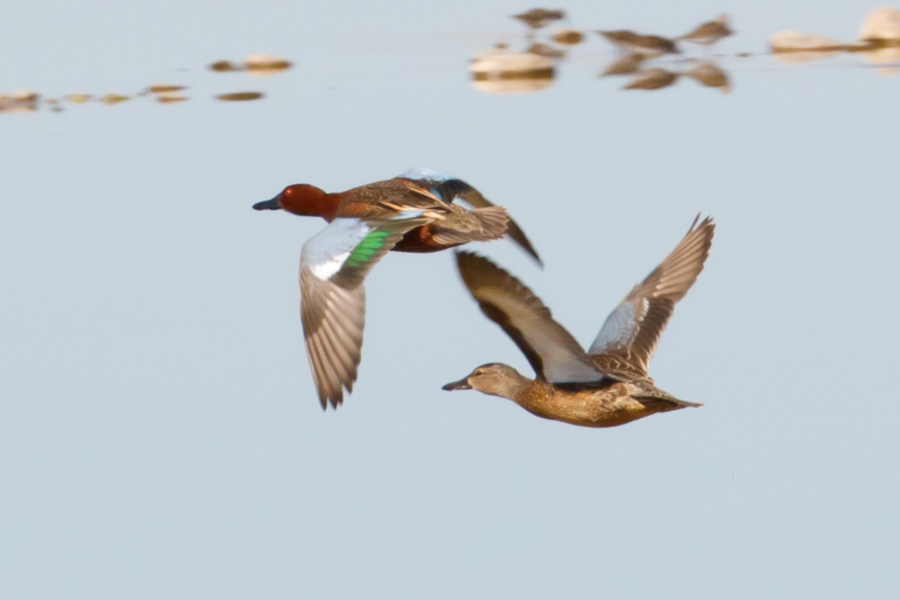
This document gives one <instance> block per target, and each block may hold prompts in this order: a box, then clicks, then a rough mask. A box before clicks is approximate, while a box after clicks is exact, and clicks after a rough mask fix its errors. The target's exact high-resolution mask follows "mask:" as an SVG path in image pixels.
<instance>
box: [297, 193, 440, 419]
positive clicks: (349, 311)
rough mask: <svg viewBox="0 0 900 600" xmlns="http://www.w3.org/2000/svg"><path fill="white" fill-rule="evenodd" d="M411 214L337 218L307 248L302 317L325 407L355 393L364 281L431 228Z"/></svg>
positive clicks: (302, 260) (302, 261)
mask: <svg viewBox="0 0 900 600" xmlns="http://www.w3.org/2000/svg"><path fill="white" fill-rule="evenodd" d="M429 221H430V219H427V218H423V217H422V216H421V213H415V212H411V211H410V212H408V213H405V214H404V215H401V217H397V218H395V219H392V220H390V221H382V222H373V221H367V220H363V219H345V218H341V219H335V220H334V221H332V222H331V224H330V225H328V227H326V228H325V229H323V230H322V231H320V232H319V233H317V234H316V235H314V236H313V237H311V238H310V239H309V241H307V242H306V243H305V244H304V245H303V250H302V252H301V254H300V317H301V320H302V321H303V335H304V339H305V341H306V351H307V354H308V356H309V366H310V369H311V370H312V375H313V381H314V382H315V385H316V391H317V392H318V394H319V402H321V403H322V408H326V407H327V406H328V403H331V405H332V406H333V407H334V408H337V407H338V406H339V405H340V404H341V403H342V402H343V388H346V389H347V391H348V392H349V391H352V390H353V383H354V382H355V381H356V376H357V367H358V365H359V361H360V351H361V349H362V341H363V327H364V326H365V320H366V314H365V312H366V291H365V288H364V287H363V279H364V278H365V276H366V275H367V274H368V272H369V270H370V269H371V268H372V266H374V265H375V263H376V262H378V261H379V260H380V259H381V257H382V256H384V255H385V254H386V253H387V252H388V251H389V250H390V249H391V248H393V247H394V245H395V244H396V243H397V242H398V241H399V240H400V238H402V237H403V234H405V233H406V232H407V231H410V230H411V229H414V228H415V227H419V226H421V225H423V224H425V223H428V222H429Z"/></svg>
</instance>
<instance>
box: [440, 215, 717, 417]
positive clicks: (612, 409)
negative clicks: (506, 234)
mask: <svg viewBox="0 0 900 600" xmlns="http://www.w3.org/2000/svg"><path fill="white" fill-rule="evenodd" d="M698 220H699V216H698V217H697V219H695V220H694V223H693V224H692V225H691V228H690V230H689V231H688V233H687V235H686V236H685V237H684V239H682V240H681V242H680V243H679V244H678V246H677V247H676V248H675V250H673V251H672V253H671V254H669V256H668V257H667V258H666V259H665V260H664V261H663V262H662V264H660V265H659V266H658V267H656V269H654V270H653V272H652V273H650V275H648V276H647V278H646V279H644V281H642V282H641V283H639V284H638V285H637V286H635V288H634V289H633V290H631V292H630V293H629V294H628V295H627V296H626V297H625V299H624V300H623V301H622V302H621V303H620V304H619V305H618V306H617V307H616V309H615V310H614V311H613V312H612V314H610V315H609V317H607V318H606V321H605V322H604V323H603V327H602V328H601V329H600V333H599V334H598V335H597V338H596V339H595V340H594V343H593V344H592V345H591V347H590V349H589V350H588V351H587V352H585V351H584V350H582V349H581V346H580V345H579V344H578V342H577V341H576V340H575V338H574V337H572V335H571V334H570V333H569V332H568V331H566V330H565V329H564V328H563V327H562V326H561V325H560V324H559V323H557V322H556V321H554V320H553V318H552V316H551V314H550V310H549V309H548V308H547V307H546V306H544V304H543V303H542V302H541V301H540V299H538V298H537V296H535V295H534V294H533V293H532V292H531V290H529V289H528V288H526V287H525V286H524V285H522V283H520V282H519V281H518V280H516V279H515V278H514V277H513V276H512V275H510V274H509V273H507V272H506V271H504V270H503V269H501V268H500V267H498V266H496V265H495V264H494V263H492V262H491V261H489V260H487V259H486V258H483V257H481V256H478V255H475V254H471V253H468V252H457V264H458V266H459V272H460V274H461V275H462V278H463V281H464V282H465V284H466V287H468V289H469V292H471V294H472V296H473V297H474V298H475V299H476V300H477V301H478V304H479V306H480V307H481V310H482V311H484V313H485V314H486V315H487V316H488V318H490V319H491V320H492V321H494V322H495V323H497V324H498V325H500V327H501V328H503V331H505V332H506V334H507V335H509V336H510V337H511V338H512V340H513V341H514V342H515V343H516V345H517V346H518V347H519V349H520V350H522V352H523V353H524V354H525V356H526V358H527V359H528V362H529V363H531V366H532V368H533V369H534V371H535V373H536V375H537V378H536V379H533V380H532V379H528V378H527V377H524V376H523V375H520V374H519V373H518V372H517V371H516V370H515V369H513V368H512V367H510V366H507V365H504V364H500V363H490V364H486V365H482V366H480V367H478V368H477V369H475V370H474V371H473V372H472V373H471V374H469V375H467V376H466V377H464V378H463V379H460V380H459V381H456V382H453V383H448V384H447V385H445V386H444V389H445V390H468V389H476V390H478V391H480V392H483V393H485V394H490V395H493V396H500V397H503V398H509V399H511V400H512V401H514V402H515V403H516V404H518V405H519V406H521V407H522V408H524V409H525V410H527V411H529V412H531V413H533V414H535V415H537V416H539V417H544V418H545V419H554V420H557V421H563V422H566V423H571V424H573V425H582V426H585V427H614V426H616V425H623V424H625V423H628V422H630V421H634V420H636V419H640V418H643V417H646V416H649V415H652V414H654V413H657V412H667V411H670V410H678V409H680V408H684V407H686V406H701V405H700V404H694V403H692V402H685V401H683V400H679V399H677V398H675V397H674V396H672V395H670V394H668V393H666V392H664V391H662V390H660V389H659V388H657V387H656V385H655V384H654V382H653V380H652V379H651V378H650V376H649V375H648V373H647V368H648V366H649V364H650V359H651V358H652V356H653V350H654V349H655V348H656V344H657V342H658V341H659V336H660V334H661V333H662V331H663V329H664V328H665V326H666V323H667V322H668V320H669V317H670V316H671V315H672V312H673V310H674V308H675V303H676V302H678V301H679V300H681V299H682V298H683V297H684V296H685V294H687V292H688V290H689V289H690V287H691V286H692V285H693V284H694V282H695V281H696V280H697V275H699V274H700V271H702V270H703V263H704V262H705V261H706V257H707V256H708V255H709V249H710V246H711V244H712V238H713V232H714V230H715V224H714V223H713V222H712V219H711V218H709V217H707V218H706V219H704V220H703V222H701V223H700V224H699V225H697V221H698Z"/></svg>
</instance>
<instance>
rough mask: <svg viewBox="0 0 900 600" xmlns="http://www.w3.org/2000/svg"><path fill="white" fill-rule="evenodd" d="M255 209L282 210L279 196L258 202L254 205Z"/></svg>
mask: <svg viewBox="0 0 900 600" xmlns="http://www.w3.org/2000/svg"><path fill="white" fill-rule="evenodd" d="M253 210H281V206H280V205H279V204H278V198H272V199H271V200H263V201H262V202H257V203H256V204H254V205H253Z"/></svg>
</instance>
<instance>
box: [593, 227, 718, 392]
mask: <svg viewBox="0 0 900 600" xmlns="http://www.w3.org/2000/svg"><path fill="white" fill-rule="evenodd" d="M699 219H700V215H697V218H695V219H694V222H693V224H691V228H690V229H689V230H688V233H687V235H685V236H684V238H683V239H682V240H681V242H680V243H679V244H678V246H676V247H675V250H673V251H672V253H671V254H669V256H667V257H666V259H665V260H664V261H663V262H662V264H660V265H659V266H658V267H656V269H654V270H653V272H652V273H650V275H648V276H647V278H646V279H644V281H642V282H641V283H639V284H637V285H636V286H635V287H634V289H633V290H631V292H630V293H629V294H628V295H627V296H626V297H625V299H624V300H622V302H621V303H619V305H618V306H617V307H616V309H615V310H614V311H612V313H611V314H610V315H609V316H608V317H607V318H606V321H605V322H604V323H603V327H602V328H601V329H600V333H599V334H597V338H596V339H595V340H594V343H593V344H592V345H591V348H590V350H588V354H590V355H591V358H593V360H594V364H595V365H597V367H598V368H599V369H600V370H601V371H603V372H604V373H607V374H609V375H610V376H619V377H623V378H628V379H649V375H648V374H647V369H648V367H649V365H650V359H651V358H652V357H653V351H654V350H655V349H656V344H657V342H659V336H660V335H661V334H662V332H663V329H665V327H666V323H668V321H669V317H671V316H672V311H673V310H674V309H675V303H676V302H678V301H679V300H681V299H682V298H684V296H685V294H687V292H688V290H689V289H690V288H691V286H692V285H694V282H695V281H697V276H698V275H699V274H700V271H702V270H703V263H704V262H705V261H706V257H707V256H708V255H709V249H710V246H711V245H712V238H713V233H714V231H715V228H716V226H715V224H714V223H713V222H712V218H711V217H707V218H706V219H704V220H703V222H702V223H700V224H699V225H697V221H698V220H699Z"/></svg>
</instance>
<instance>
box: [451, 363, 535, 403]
mask: <svg viewBox="0 0 900 600" xmlns="http://www.w3.org/2000/svg"><path fill="white" fill-rule="evenodd" d="M529 381H530V380H529V379H528V378H527V377H524V376H522V375H520V374H519V372H518V371H516V370H515V369H513V368H512V367H510V366H509V365H504V364H503V363H488V364H486V365H481V366H480V367H478V368H476V369H475V370H474V371H472V372H471V373H469V374H468V375H466V376H465V377H463V378H462V379H460V380H459V381H454V382H452V383H448V384H447V385H445V386H444V387H443V388H442V389H445V390H447V391H453V390H478V391H479V392H482V393H484V394H490V395H491V396H500V397H502V398H512V397H513V396H514V394H515V393H516V391H517V390H518V389H519V388H520V387H521V386H522V385H523V384H526V383H528V382H529Z"/></svg>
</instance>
